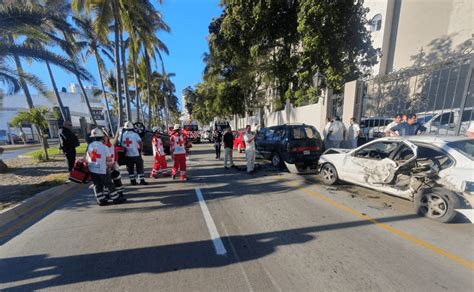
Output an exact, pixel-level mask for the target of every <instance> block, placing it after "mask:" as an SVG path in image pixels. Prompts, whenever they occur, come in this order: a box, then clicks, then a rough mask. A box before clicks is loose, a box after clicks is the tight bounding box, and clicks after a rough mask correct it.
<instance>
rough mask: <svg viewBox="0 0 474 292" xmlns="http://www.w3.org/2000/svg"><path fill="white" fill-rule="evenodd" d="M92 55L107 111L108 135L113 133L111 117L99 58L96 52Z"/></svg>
mask: <svg viewBox="0 0 474 292" xmlns="http://www.w3.org/2000/svg"><path fill="white" fill-rule="evenodd" d="M94 54H95V60H96V62H97V70H98V71H99V78H100V85H101V87H102V93H103V94H104V100H105V108H106V110H107V118H108V119H109V130H110V133H113V132H114V127H113V125H112V116H111V115H110V106H109V101H108V99H107V94H106V93H105V86H104V79H103V76H102V70H101V69H100V57H99V54H98V53H97V51H95V52H94Z"/></svg>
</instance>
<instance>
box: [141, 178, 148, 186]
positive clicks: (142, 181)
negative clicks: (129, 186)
mask: <svg viewBox="0 0 474 292" xmlns="http://www.w3.org/2000/svg"><path fill="white" fill-rule="evenodd" d="M140 184H141V185H142V186H147V185H148V183H147V182H146V181H145V180H144V179H142V180H141V181H140Z"/></svg>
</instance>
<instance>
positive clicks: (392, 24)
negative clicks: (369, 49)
mask: <svg viewBox="0 0 474 292" xmlns="http://www.w3.org/2000/svg"><path fill="white" fill-rule="evenodd" d="M473 3H474V1H472V0H365V1H364V5H365V6H366V7H367V8H369V13H368V15H367V16H368V18H369V22H370V26H369V29H370V30H371V32H372V39H373V46H374V47H375V48H378V49H380V51H381V54H382V56H381V58H380V62H379V64H377V65H376V66H375V67H374V69H373V70H374V75H378V74H387V73H390V72H392V71H395V70H399V69H402V68H405V67H410V66H413V65H414V64H415V60H413V58H414V57H415V56H416V55H417V54H419V53H420V50H422V51H423V53H424V54H425V56H426V57H425V59H426V60H428V61H431V62H433V63H436V61H442V60H444V59H445V58H446V57H449V56H450V55H453V54H456V53H459V52H461V51H463V50H466V49H472V38H473V19H474V11H473ZM469 40H471V42H469ZM426 60H425V61H426ZM425 63H426V62H425ZM425 65H429V64H425Z"/></svg>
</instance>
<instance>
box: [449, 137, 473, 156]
mask: <svg viewBox="0 0 474 292" xmlns="http://www.w3.org/2000/svg"><path fill="white" fill-rule="evenodd" d="M447 145H448V146H449V147H451V148H454V149H456V150H457V151H459V152H461V153H462V154H463V155H464V156H466V157H467V158H469V159H471V160H474V139H469V140H462V141H456V142H449V143H448V144H447Z"/></svg>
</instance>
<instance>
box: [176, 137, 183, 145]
mask: <svg viewBox="0 0 474 292" xmlns="http://www.w3.org/2000/svg"><path fill="white" fill-rule="evenodd" d="M183 143H184V142H183V140H181V139H179V140H178V142H176V144H178V145H179V147H183Z"/></svg>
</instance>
